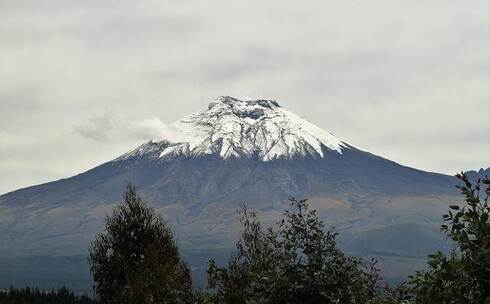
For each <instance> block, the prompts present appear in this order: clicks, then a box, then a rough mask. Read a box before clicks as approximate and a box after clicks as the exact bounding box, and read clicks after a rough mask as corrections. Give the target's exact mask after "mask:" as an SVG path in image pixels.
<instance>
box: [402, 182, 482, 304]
mask: <svg viewBox="0 0 490 304" xmlns="http://www.w3.org/2000/svg"><path fill="white" fill-rule="evenodd" d="M456 177H458V178H459V179H460V180H461V182H462V186H459V187H458V188H459V189H460V190H461V194H462V195H464V197H465V201H464V202H462V203H460V204H457V205H452V206H450V208H449V211H448V213H447V214H444V215H443V218H444V220H445V221H446V224H444V225H442V230H443V231H445V232H446V233H447V235H448V237H449V238H450V239H451V240H453V241H454V242H455V244H456V248H455V250H453V252H451V254H450V255H449V256H445V255H444V254H443V253H442V252H437V253H436V254H433V255H430V256H429V258H430V260H429V262H428V270H426V271H423V272H417V274H416V275H415V276H413V277H412V278H411V281H410V284H411V285H412V290H413V292H414V294H415V301H416V303H422V304H425V303H435V304H438V303H490V219H489V215H490V206H489V205H488V197H489V195H490V180H489V179H488V178H485V179H483V180H478V181H477V182H476V184H475V185H473V184H472V183H471V182H470V181H469V179H468V177H467V176H466V175H465V174H464V173H461V174H458V175H456ZM482 184H483V186H484V187H486V189H485V191H484V194H483V193H481V192H482V191H481V190H482V189H481V185H482ZM483 197H485V198H484V199H483Z"/></svg>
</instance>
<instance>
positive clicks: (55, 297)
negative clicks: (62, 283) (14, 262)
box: [0, 287, 97, 304]
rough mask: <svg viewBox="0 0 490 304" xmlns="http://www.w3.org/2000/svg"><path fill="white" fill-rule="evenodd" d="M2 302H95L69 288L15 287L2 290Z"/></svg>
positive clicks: (24, 303) (23, 303)
mask: <svg viewBox="0 0 490 304" xmlns="http://www.w3.org/2000/svg"><path fill="white" fill-rule="evenodd" d="M0 303H1V304H95V303H97V302H96V301H95V300H93V299H90V298H89V297H87V296H85V295H83V296H77V295H75V294H74V293H73V292H71V291H69V290H68V289H67V288H64V287H63V288H61V289H58V290H51V291H41V290H39V289H31V288H29V287H25V288H13V287H11V288H10V289H7V290H0Z"/></svg>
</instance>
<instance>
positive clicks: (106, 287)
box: [89, 184, 192, 304]
mask: <svg viewBox="0 0 490 304" xmlns="http://www.w3.org/2000/svg"><path fill="white" fill-rule="evenodd" d="M89 251H90V255H89V265H90V271H91V272H92V274H93V280H94V289H95V292H96V294H97V295H98V296H99V298H100V301H101V302H102V303H131V304H138V303H191V302H192V300H191V299H192V286H191V285H192V284H191V278H190V272H189V269H188V267H187V266H186V264H184V263H183V262H182V261H181V259H180V255H179V250H178V248H177V244H176V242H175V240H174V238H173V235H172V232H171V230H170V227H169V226H168V224H167V223H166V222H165V221H164V220H163V219H162V218H161V217H160V216H158V215H157V214H156V213H155V212H154V211H153V210H152V209H151V208H149V207H148V206H147V205H146V204H145V203H144V202H143V201H142V199H141V197H140V196H139V195H138V194H137V193H136V189H135V187H134V186H133V185H131V184H129V185H128V186H127V190H126V193H125V195H124V202H123V203H122V204H121V205H119V206H117V207H116V208H115V209H114V210H113V213H112V216H110V217H108V218H107V223H106V226H105V232H103V233H101V234H99V235H98V236H97V238H96V239H95V240H94V241H93V242H92V243H91V245H90V247H89Z"/></svg>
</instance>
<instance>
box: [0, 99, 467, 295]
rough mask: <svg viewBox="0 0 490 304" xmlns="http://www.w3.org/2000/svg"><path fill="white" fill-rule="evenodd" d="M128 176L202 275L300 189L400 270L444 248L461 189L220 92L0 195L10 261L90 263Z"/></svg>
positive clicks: (345, 231) (361, 250)
mask: <svg viewBox="0 0 490 304" xmlns="http://www.w3.org/2000/svg"><path fill="white" fill-rule="evenodd" d="M122 152H123V151H122ZM475 174H476V172H475ZM127 182H131V183H133V184H135V185H136V186H137V187H138V189H139V191H140V193H141V194H142V195H143V197H144V198H145V200H147V201H148V202H149V203H151V205H152V206H153V207H154V208H155V209H156V210H157V211H158V212H159V213H161V214H162V215H164V216H165V218H166V219H168V220H169V222H170V223H171V225H172V227H173V229H174V230H175V234H176V237H177V239H178V240H179V243H180V244H181V245H182V249H183V252H184V254H186V256H187V257H188V258H189V259H190V260H189V263H190V265H191V266H192V268H193V269H194V270H195V271H196V273H199V271H204V272H205V270H203V269H204V268H202V267H203V265H206V262H205V261H207V260H208V259H209V258H210V257H215V256H223V255H222V254H223V253H226V256H228V253H229V252H230V251H231V250H232V248H233V244H234V241H235V240H236V237H237V234H238V233H239V228H240V225H239V224H238V220H237V217H236V210H237V209H239V208H240V206H241V205H242V204H244V203H245V204H246V205H247V207H248V208H250V209H251V210H258V211H259V214H260V216H261V217H262V218H263V219H264V220H265V221H266V222H264V223H265V224H267V225H268V224H272V223H274V222H275V221H276V220H278V219H280V218H281V217H282V214H283V210H284V209H286V208H288V206H289V202H288V198H289V197H291V196H293V197H296V198H310V202H311V204H312V206H314V208H315V209H316V210H317V211H318V215H319V216H320V218H321V219H322V220H323V221H325V223H327V224H328V225H332V226H335V227H337V228H338V229H339V231H342V233H341V235H342V240H343V243H344V244H345V246H346V248H347V249H349V250H351V251H352V252H355V253H356V255H357V254H360V255H363V254H365V255H366V256H372V254H375V255H376V256H378V257H379V256H380V255H381V256H383V255H384V256H386V257H387V259H391V257H393V256H395V257H396V260H397V261H398V262H396V263H399V264H394V265H393V266H392V268H394V269H398V268H401V269H412V268H411V267H414V264H413V261H414V259H413V257H414V256H415V257H425V256H426V255H427V254H429V253H430V252H434V251H436V250H440V249H441V248H444V247H443V246H444V240H443V239H442V240H441V239H440V238H439V234H438V233H439V222H440V219H441V214H443V212H444V211H445V210H447V206H448V205H449V204H450V203H452V202H454V200H455V195H456V191H455V187H454V185H455V184H456V180H455V179H454V178H453V177H451V176H446V175H441V174H435V173H430V172H424V171H420V170H417V169H413V168H409V167H406V166H402V165H400V164H397V163H395V162H393V161H390V160H387V159H384V158H382V157H379V156H376V155H374V154H372V153H369V152H367V151H363V150H360V149H357V148H356V147H355V146H353V145H350V144H347V143H346V142H344V141H341V140H340V139H338V138H336V137H335V136H333V135H332V134H330V133H328V132H325V131H323V130H321V129H320V128H318V127H316V126H315V125H313V124H312V123H310V122H308V121H306V120H304V119H302V118H300V117H298V116H297V115H295V114H293V113H291V112H289V111H287V110H285V109H284V108H282V107H280V106H279V104H278V103H277V102H275V101H273V100H264V99H254V100H239V99H236V98H232V97H219V98H217V99H216V100H215V101H213V102H211V103H210V104H209V106H208V107H207V108H206V109H204V110H202V111H199V112H196V113H194V114H191V115H189V116H187V117H184V118H183V119H181V120H178V121H177V122H175V123H174V124H172V125H171V126H170V128H167V129H164V130H163V129H162V132H161V136H160V138H155V139H154V140H152V141H150V142H147V143H145V144H143V145H141V146H140V147H138V148H136V149H134V150H132V151H130V152H128V153H126V154H124V155H122V156H121V157H119V158H117V159H115V160H112V161H109V162H106V163H104V164H101V165H99V166H97V167H95V168H93V169H90V170H88V171H86V172H84V173H81V174H78V175H75V176H73V177H70V178H66V179H62V180H58V181H54V182H50V183H46V184H42V185H37V186H32V187H28V188H24V189H19V190H17V191H14V192H10V193H6V194H3V195H0V235H2V237H1V238H0V265H1V257H2V256H7V257H15V258H16V257H18V256H34V257H38V256H48V257H53V256H60V257H64V256H82V257H83V259H82V262H80V265H84V266H83V267H85V265H86V250H87V246H88V244H89V242H90V241H91V240H93V238H94V236H95V235H96V234H97V233H99V232H101V231H102V230H103V229H104V222H105V219H106V215H107V214H110V212H111V209H112V208H113V207H114V206H115V205H116V204H117V203H118V202H119V201H120V200H121V195H122V193H123V190H124V187H125V185H126V183H127ZM441 246H442V247H441ZM403 257H410V258H409V259H406V260H403ZM35 261H37V262H33V264H32V265H31V264H29V267H30V269H29V270H31V268H32V269H40V270H39V271H38V273H42V274H43V277H47V278H50V277H53V276H52V269H54V268H56V269H58V268H59V267H58V263H57V262H52V265H56V266H55V267H54V266H53V267H51V266H50V267H46V265H45V263H44V260H43V259H40V260H35ZM56 261H57V260H56ZM400 261H401V262H400ZM36 263H37V264H36ZM70 263H71V262H70ZM4 265H5V264H4ZM70 265H71V264H70ZM400 265H401V266H400ZM35 267H38V268H35ZM200 267H201V268H200ZM71 269H72V268H71V266H70V267H69V268H67V269H65V270H66V271H67V273H70V274H71V273H72V270H71ZM196 269H197V270H196ZM32 271H36V270H32ZM204 272H202V273H201V274H202V276H204ZM20 275H22V273H21V274H20ZM71 279H72V278H71V277H70V280H71ZM81 280H82V279H81ZM83 280H85V277H84V278H83ZM65 281H69V280H68V279H67V280H65ZM0 283H1V281H0ZM26 283H28V282H26ZM51 283H52V282H51V281H50V282H49V284H51ZM29 285H32V284H29ZM34 285H38V284H34ZM87 285H88V286H90V285H89V282H88V280H87ZM0 287H1V286H0Z"/></svg>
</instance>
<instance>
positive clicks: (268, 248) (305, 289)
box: [0, 173, 490, 304]
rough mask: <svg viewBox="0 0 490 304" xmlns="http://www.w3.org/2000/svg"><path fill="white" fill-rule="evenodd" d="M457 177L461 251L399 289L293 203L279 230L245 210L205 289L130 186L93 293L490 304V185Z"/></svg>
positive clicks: (163, 299) (193, 303)
mask: <svg viewBox="0 0 490 304" xmlns="http://www.w3.org/2000/svg"><path fill="white" fill-rule="evenodd" d="M457 177H458V178H459V179H460V181H461V183H462V185H461V186H459V188H460V190H461V194H462V195H463V197H464V199H463V200H462V201H461V202H459V203H457V204H454V205H451V206H450V208H449V210H448V212H447V214H444V215H443V219H444V221H445V224H444V225H442V227H441V229H442V230H443V231H444V232H445V233H446V234H447V236H448V238H449V239H451V240H452V241H454V244H455V247H454V250H453V251H452V252H451V253H450V254H449V255H445V254H443V253H442V252H437V253H434V254H433V255H430V256H429V262H428V267H427V270H425V271H421V272H417V273H415V274H414V275H413V276H411V277H409V278H407V281H406V282H404V283H402V284H400V285H398V286H389V285H387V284H386V283H385V282H384V281H383V280H382V278H381V276H380V271H379V269H378V268H377V267H376V261H375V260H370V261H365V260H363V259H360V258H357V257H351V256H349V255H347V254H345V253H344V252H342V250H340V249H339V248H338V246H337V243H336V238H337V233H336V232H335V231H330V230H328V229H326V228H325V226H324V224H323V223H322V222H321V221H320V220H319V219H318V216H317V213H316V211H315V210H313V209H311V208H310V206H309V205H308V202H307V200H295V199H291V208H289V209H288V210H286V211H285V212H284V213H283V218H282V220H281V221H280V222H279V223H277V225H276V226H274V227H268V228H265V227H263V226H262V225H261V223H260V222H259V220H258V219H257V216H256V213H255V212H253V211H249V210H247V209H246V208H242V210H241V211H240V215H241V217H240V221H241V224H242V234H241V236H240V238H239V239H238V240H237V242H236V250H235V252H234V253H233V254H232V256H231V257H230V259H229V261H228V263H227V264H226V265H218V264H217V263H216V262H215V261H214V260H212V259H211V260H210V261H209V265H208V287H209V289H208V290H206V291H201V290H196V289H194V288H193V287H192V281H191V276H190V270H189V267H188V265H187V264H186V263H185V262H184V261H183V260H182V259H181V257H180V253H179V248H178V246H177V243H176V241H175V238H174V236H173V233H172V231H171V229H170V226H169V225H168V223H167V222H166V221H165V220H163V219H162V218H161V217H160V216H159V215H158V214H157V213H156V212H155V211H154V210H153V209H152V208H150V207H148V206H147V204H146V203H145V202H143V200H142V199H141V197H140V196H139V195H138V193H137V192H136V189H135V187H134V186H132V185H128V187H127V190H126V193H125V196H124V202H123V203H122V204H120V205H119V206H117V207H116V208H114V210H113V214H112V215H111V216H110V217H108V218H107V222H106V226H105V231H104V232H103V233H101V234H99V235H98V236H97V237H96V239H95V240H94V241H93V242H92V243H91V245H90V248H89V252H90V254H89V266H90V271H91V273H92V275H93V281H94V290H95V293H96V295H97V298H98V302H99V303H104V304H106V303H107V304H125V303H127V304H139V303H142V304H143V303H145V304H146V303H162V304H167V303H168V304H180V303H182V304H334V303H343V304H409V303H414V304H459V303H461V304H466V303H476V304H490V218H489V217H490V207H489V205H488V197H489V195H490V180H489V179H488V178H486V179H483V180H478V181H477V182H476V183H475V184H472V183H471V182H470V180H469V179H468V177H467V176H465V175H464V174H463V173H462V174H458V175H457ZM21 293H26V291H25V290H24V291H23V292H21ZM31 293H32V292H31ZM60 293H61V294H60ZM2 295H3V296H5V295H6V296H7V297H6V298H1V297H0V300H1V301H0V303H15V304H17V303H95V302H94V301H92V302H90V301H91V300H90V299H87V298H77V297H75V296H74V295H73V294H72V293H70V292H68V291H67V290H66V289H63V290H62V291H58V294H57V295H58V298H53V300H52V301H51V302H50V301H49V300H47V302H42V301H41V300H39V301H35V302H29V300H25V302H19V301H17V302H15V300H12V299H13V298H12V297H13V296H14V295H15V293H12V292H7V293H5V292H4V293H2ZM37 295H38V296H40V297H43V296H44V295H41V294H39V292H37ZM63 296H66V297H65V298H64V299H66V300H64V302H63V300H61V299H62V298H63ZM9 297H10V301H11V302H5V301H3V300H2V299H7V301H8V300H9ZM19 299H20V301H22V300H23V299H27V298H25V297H24V298H19ZM40 299H41V298H40ZM56 301H58V302H56ZM59 301H61V302H59ZM70 301H71V302H70ZM77 301H78V302H77ZM81 301H85V302H81Z"/></svg>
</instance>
